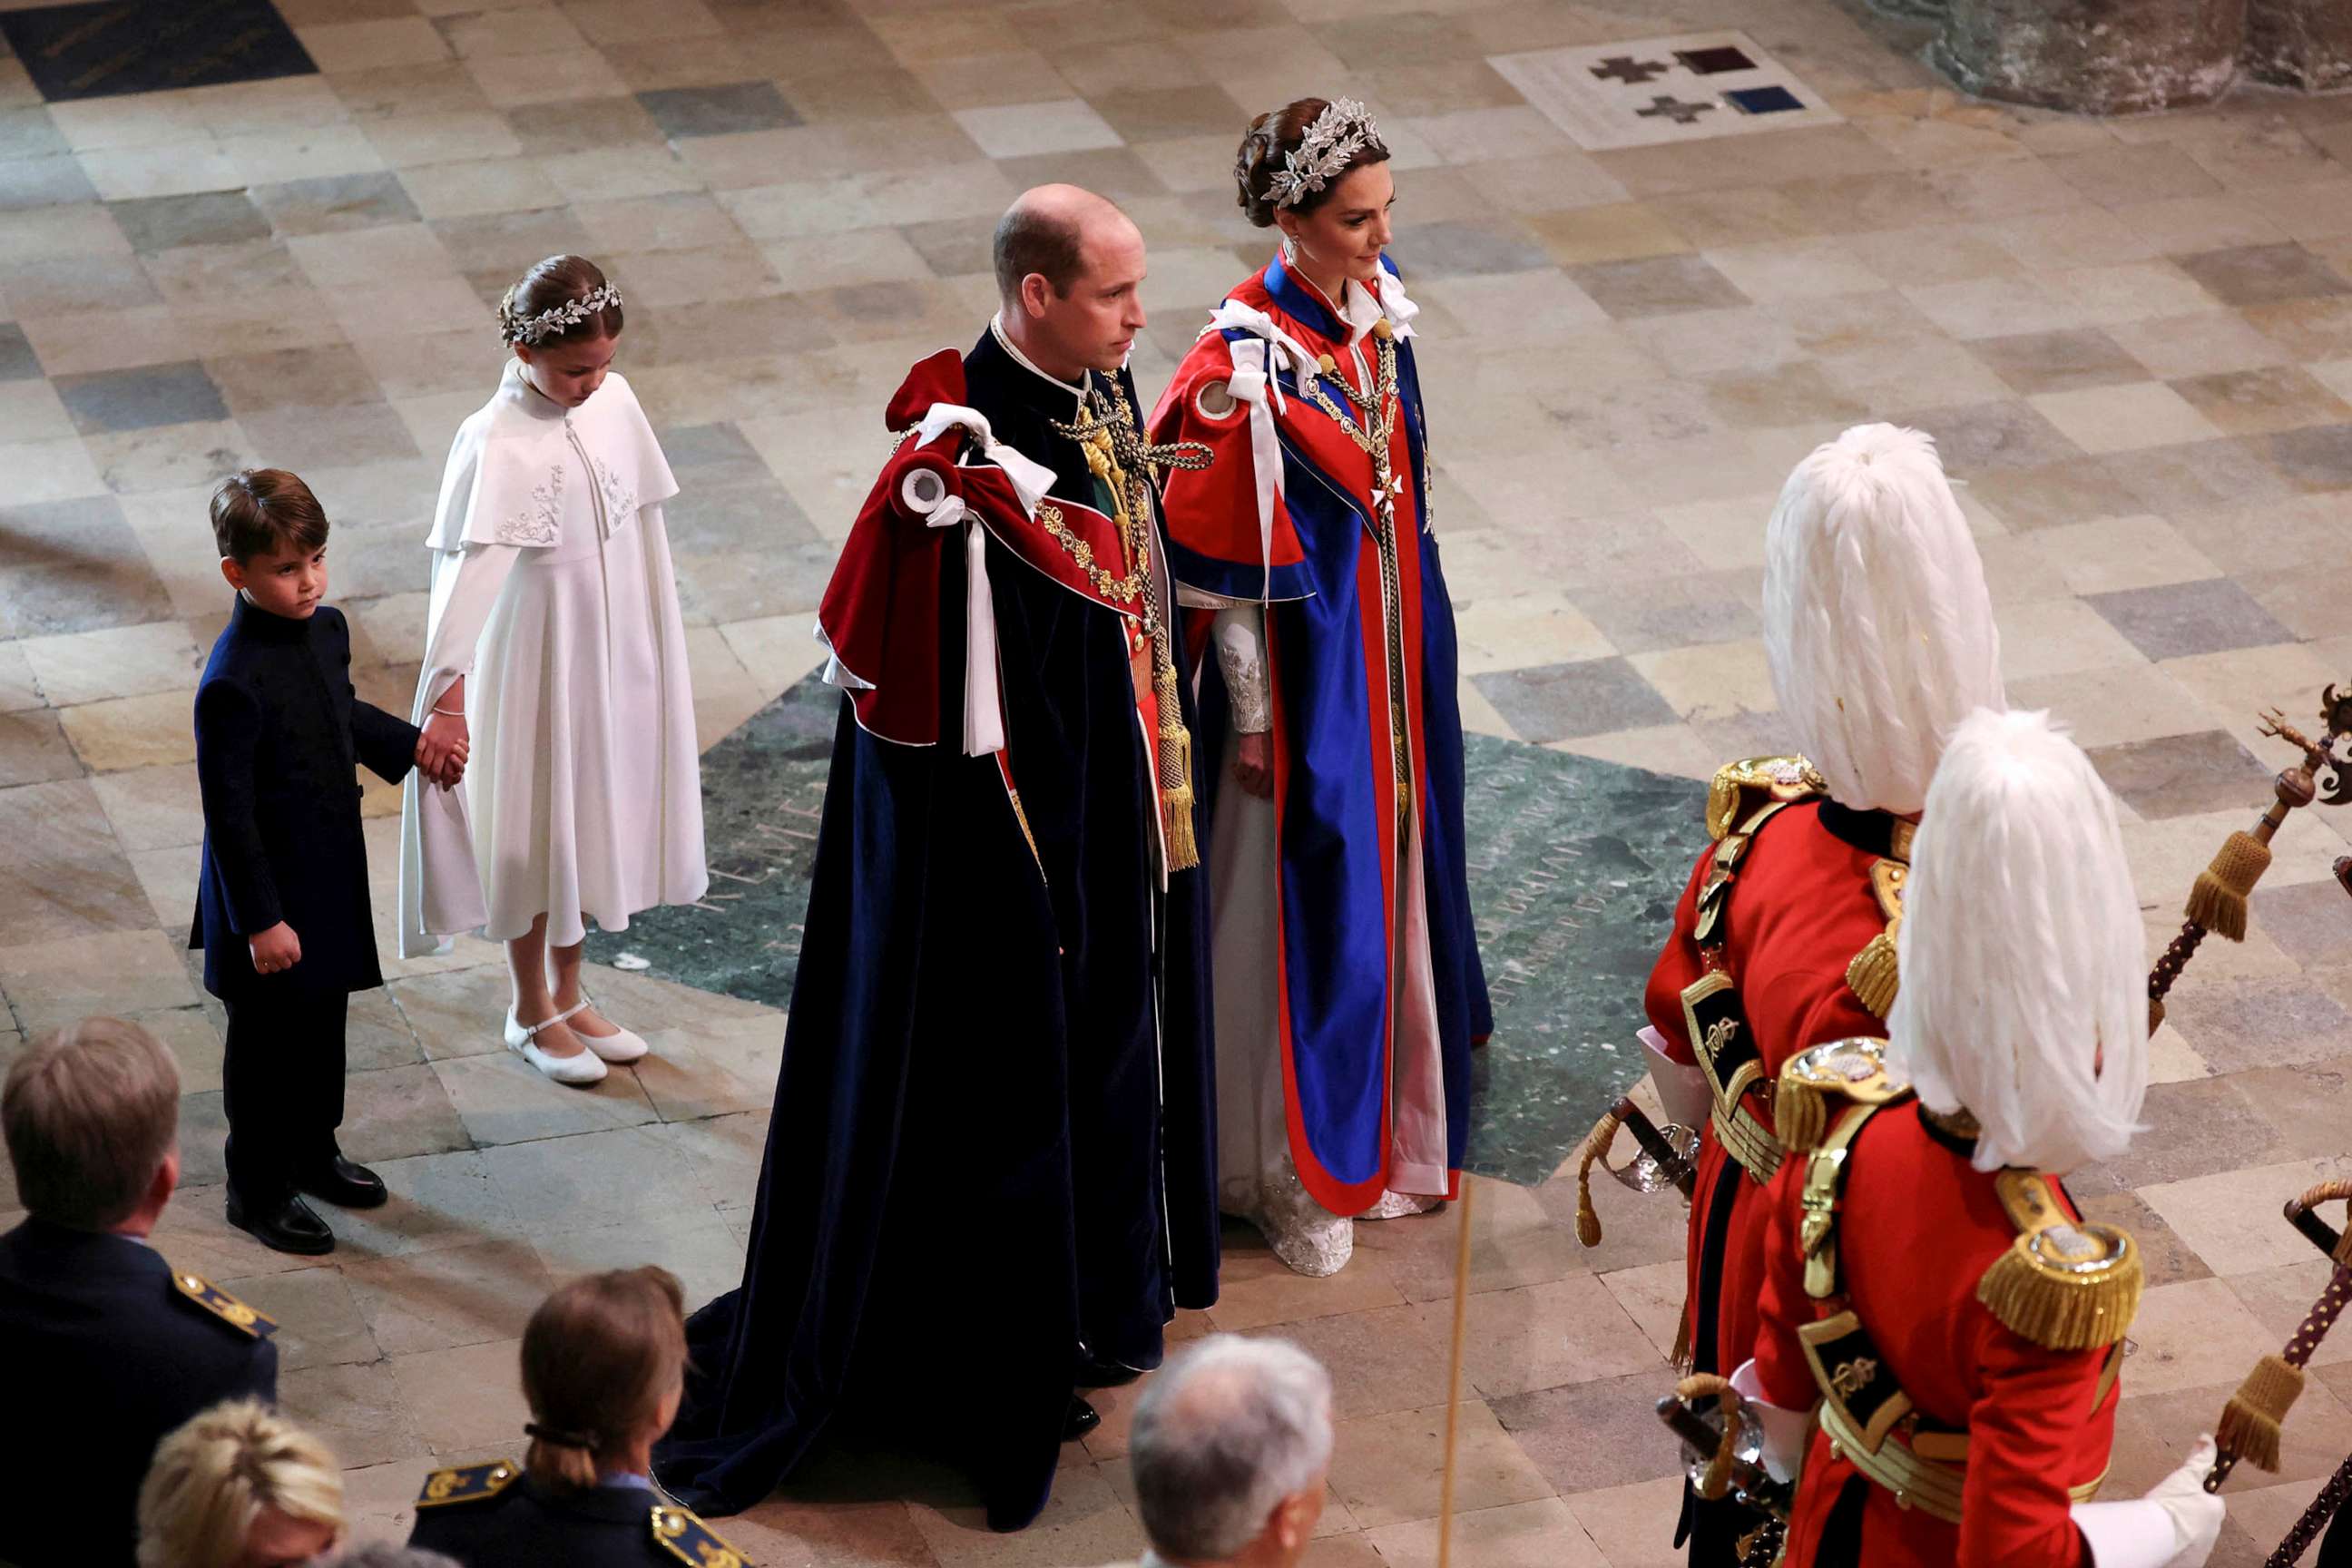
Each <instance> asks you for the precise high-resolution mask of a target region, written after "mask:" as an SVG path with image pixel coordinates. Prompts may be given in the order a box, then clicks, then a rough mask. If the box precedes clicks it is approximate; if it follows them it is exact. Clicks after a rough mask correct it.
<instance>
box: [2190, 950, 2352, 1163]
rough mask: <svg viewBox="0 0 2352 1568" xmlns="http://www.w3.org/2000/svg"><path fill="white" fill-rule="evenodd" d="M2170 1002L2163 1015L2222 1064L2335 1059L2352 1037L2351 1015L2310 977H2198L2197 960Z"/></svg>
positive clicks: (2225, 1067)
mask: <svg viewBox="0 0 2352 1568" xmlns="http://www.w3.org/2000/svg"><path fill="white" fill-rule="evenodd" d="M2164 1008H2165V1022H2167V1023H2168V1024H2170V1025H2171V1026H2173V1027H2174V1028H2176V1029H2178V1030H2179V1031H2180V1036H2181V1038H2183V1039H2185V1040H2187V1041H2188V1042H2189V1047H2190V1048H2192V1049H2193V1050H2195V1051H2196V1053H2197V1054H2198V1055H2199V1056H2200V1057H2202V1058H2205V1060H2206V1062H2207V1063H2208V1064H2209V1065H2210V1066H2211V1067H2212V1068H2213V1070H2214V1071H2216V1072H2236V1071H2238V1070H2240V1069H2241V1068H2271V1067H2293V1066H2295V1065H2297V1064H2300V1063H2303V1062H2315V1061H2321V1060H2326V1059H2329V1058H2335V1057H2336V1056H2338V1055H2339V1054H2340V1053H2341V1052H2342V1050H2343V1048H2344V1041H2345V1040H2346V1039H2347V1037H2352V1015H2347V1013H2346V1012H2345V1011H2344V1009H2343V1008H2342V1007H2341V1006H2339V1005H2336V1001H2335V999H2334V998H2332V997H2330V996H2328V995H2327V994H2326V993H2325V992H2322V991H2320V990H2319V989H2318V988H2317V987H2315V985H2313V984H2310V983H2308V982H2307V981H2304V980H2286V979H2277V978H2271V979H2262V980H2212V979H2207V980H2204V981H2201V982H2200V980H2199V979H2198V978H2197V972H2196V971H2195V969H2194V968H2192V969H2190V970H2189V973H2188V975H2187V976H2186V977H2185V978H2184V979H2183V980H2182V982H2181V984H2179V985H2178V986H2176V987H2175V988H2174V989H2173V992H2172V994H2171V995H2169V996H2168V997H2166V998H2165V1003H2164ZM2336 1152H2339V1153H2340V1152H2342V1151H2341V1150H2340V1149H2339V1150H2337V1151H2336ZM2231 1163H2250V1162H2243V1161H2235V1160H2233V1161H2232V1162H2231Z"/></svg>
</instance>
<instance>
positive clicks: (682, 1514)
mask: <svg viewBox="0 0 2352 1568" xmlns="http://www.w3.org/2000/svg"><path fill="white" fill-rule="evenodd" d="M654 1540H655V1541H656V1542H658V1543H659V1544H660V1546H661V1548H662V1550H663V1551H665V1552H668V1553H669V1554H670V1555H671V1556H672V1557H675V1558H677V1560H678V1561H679V1562H680V1563H690V1564H692V1568H751V1559H750V1558H749V1557H746V1556H744V1555H743V1554H742V1553H741V1552H738V1551H736V1550H735V1549H734V1548H733V1547H731V1546H730V1545H728V1544H727V1543H726V1542H723V1541H721V1540H719V1537H718V1536H717V1535H716V1534H715V1533H714V1532H713V1531H711V1528H710V1527H709V1525H707V1524H705V1523H703V1522H702V1521H700V1520H698V1519H697V1518H695V1517H694V1510H692V1509H687V1508H679V1507H677V1506H676V1505H675V1504H672V1503H661V1504H657V1505H656V1507H655V1509H654Z"/></svg>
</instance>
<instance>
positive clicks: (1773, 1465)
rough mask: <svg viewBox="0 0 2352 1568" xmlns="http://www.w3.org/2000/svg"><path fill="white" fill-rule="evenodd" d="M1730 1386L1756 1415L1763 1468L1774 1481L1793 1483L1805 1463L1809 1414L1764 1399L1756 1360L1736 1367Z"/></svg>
mask: <svg viewBox="0 0 2352 1568" xmlns="http://www.w3.org/2000/svg"><path fill="white" fill-rule="evenodd" d="M1731 1386H1732V1387H1733V1388H1734V1389H1735V1390H1736V1391H1738V1394H1739V1397H1740V1398H1741V1399H1742V1400H1744V1401H1746V1402H1747V1405H1748V1409H1750V1410H1753V1411H1754V1412H1756V1424H1757V1426H1758V1427H1759V1428H1760V1429H1761V1430H1762V1432H1763V1434H1764V1468H1765V1470H1766V1472H1767V1473H1769V1475H1770V1476H1771V1478H1772V1479H1774V1480H1776V1481H1786V1480H1793V1479H1796V1474H1797V1471H1798V1470H1799V1468H1801V1467H1802V1466H1803V1464H1804V1462H1805V1445H1806V1444H1808V1443H1810V1442H1811V1441H1812V1439H1813V1413H1812V1412H1811V1411H1810V1410H1791V1409H1790V1408H1789V1407H1788V1406H1786V1405H1775V1404H1773V1403H1772V1402H1771V1401H1770V1400H1768V1399H1766V1398H1765V1397H1764V1383H1763V1380H1762V1379H1761V1378H1759V1377H1758V1376H1757V1375H1756V1358H1755V1357H1753V1356H1750V1357H1749V1358H1748V1360H1746V1361H1743V1362H1741V1363H1739V1370H1738V1371H1737V1372H1735V1373H1732V1374H1731Z"/></svg>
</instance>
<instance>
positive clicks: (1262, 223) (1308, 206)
mask: <svg viewBox="0 0 2352 1568" xmlns="http://www.w3.org/2000/svg"><path fill="white" fill-rule="evenodd" d="M1330 107H1331V102H1330V100H1328V99H1323V98H1302V99H1299V100H1297V101H1296V102H1293V103H1288V104H1285V105H1284V106H1283V107H1282V108H1280V109H1277V110H1275V111H1274V112H1273V113H1271V114H1261V115H1259V116H1258V117H1257V118H1256V119H1255V120H1253V121H1250V125H1249V129H1248V130H1247V131H1245V132H1243V133H1242V145H1241V151H1239V152H1238V153H1234V184H1236V185H1237V186H1239V187H1240V194H1239V195H1238V196H1237V198H1236V199H1237V200H1238V202H1239V203H1240V205H1241V209H1242V211H1243V213H1244V214H1245V215H1246V216H1248V218H1249V220H1250V222H1251V223H1253V224H1255V225H1256V226H1258V227H1260V228H1272V227H1273V226H1274V215H1275V213H1276V211H1277V210H1287V211H1290V212H1295V213H1297V215H1298V216H1301V217H1305V216H1307V214H1308V213H1311V212H1313V211H1314V210H1315V209H1316V208H1317V207H1319V206H1321V205H1323V204H1324V203H1325V202H1328V201H1329V200H1330V199H1331V193H1332V192H1334V191H1336V190H1338V189H1339V180H1338V179H1337V178H1334V179H1331V180H1328V181H1327V182H1325V184H1324V186H1323V188H1322V189H1321V190H1319V191H1309V192H1307V194H1306V195H1303V196H1301V197H1299V198H1298V199H1297V201H1295V202H1293V203H1291V204H1290V205H1289V207H1288V208H1287V209H1277V208H1276V205H1275V203H1274V194H1273V185H1274V176H1275V175H1276V174H1279V173H1280V172H1281V170H1282V167H1283V164H1284V162H1285V161H1286V159H1287V158H1288V157H1289V156H1290V154H1291V153H1294V152H1296V151H1297V148H1298V144H1299V143H1300V142H1304V141H1306V140H1307V127H1308V126H1310V125H1312V124H1314V123H1315V117H1316V116H1317V115H1318V114H1320V113H1322V112H1323V111H1324V110H1327V109H1328V108H1330ZM1388 161H1389V150H1388V149H1387V148H1386V147H1385V146H1383V145H1381V143H1380V142H1368V143H1366V145H1365V147H1364V150H1363V151H1362V152H1360V153H1357V154H1356V155H1355V156H1354V157H1352V158H1350V159H1349V160H1348V169H1360V168H1362V167H1363V166H1364V165H1365V164H1367V163H1387V162H1388ZM1347 172H1348V170H1342V171H1340V173H1341V174H1346V173H1347Z"/></svg>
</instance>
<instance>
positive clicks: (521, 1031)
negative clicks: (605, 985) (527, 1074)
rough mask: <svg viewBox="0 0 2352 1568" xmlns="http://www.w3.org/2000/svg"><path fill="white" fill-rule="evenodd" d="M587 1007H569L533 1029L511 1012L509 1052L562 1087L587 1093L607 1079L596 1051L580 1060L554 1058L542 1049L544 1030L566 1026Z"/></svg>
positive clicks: (508, 1024)
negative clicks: (569, 1020) (588, 1088)
mask: <svg viewBox="0 0 2352 1568" xmlns="http://www.w3.org/2000/svg"><path fill="white" fill-rule="evenodd" d="M586 1005H588V1004H586V1003H585V1002H583V1003H581V1004H580V1005H579V1006H578V1007H567V1008H565V1009H564V1010H563V1011H562V1012H561V1013H558V1014H557V1015H555V1016H554V1017H552V1018H547V1019H543V1020H541V1022H539V1023H536V1024H530V1025H525V1024H523V1023H522V1022H521V1021H520V1020H519V1019H518V1018H516V1016H515V1015H514V1009H513V1008H511V1007H509V1008H508V1009H507V1049H509V1050H510V1051H512V1052H514V1053H515V1054H516V1055H518V1056H520V1057H521V1058H522V1059H523V1060H525V1061H527V1062H529V1063H530V1065H531V1066H533V1067H535V1068H538V1069H539V1070H540V1071H541V1072H543V1073H545V1074H546V1075H547V1076H548V1077H550V1078H551V1079H554V1080H555V1081H556V1082H558V1083H564V1084H570V1085H572V1087H573V1088H575V1089H585V1088H586V1087H587V1086H588V1085H590V1084H592V1083H596V1082H599V1081H601V1080H602V1079H604V1062H603V1060H602V1059H600V1058H598V1057H597V1055H596V1053H595V1052H594V1051H593V1050H586V1051H582V1052H581V1053H580V1054H579V1055H578V1056H576V1057H551V1056H549V1055H548V1054H547V1053H546V1052H545V1051H542V1050H541V1049H540V1048H539V1034H540V1031H541V1030H542V1029H545V1028H547V1027H548V1026H551V1025H554V1024H561V1023H562V1022H563V1021H564V1020H565V1019H567V1018H569V1017H571V1016H572V1015H573V1014H574V1013H577V1012H579V1011H580V1008H581V1007H585V1006H586Z"/></svg>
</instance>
